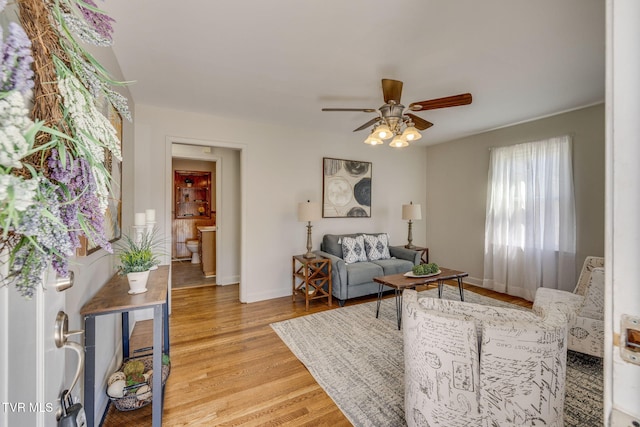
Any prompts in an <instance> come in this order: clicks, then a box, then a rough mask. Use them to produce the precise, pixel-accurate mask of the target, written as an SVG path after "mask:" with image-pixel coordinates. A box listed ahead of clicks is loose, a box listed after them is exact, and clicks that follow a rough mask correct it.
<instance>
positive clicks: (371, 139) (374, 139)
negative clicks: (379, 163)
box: [364, 133, 384, 145]
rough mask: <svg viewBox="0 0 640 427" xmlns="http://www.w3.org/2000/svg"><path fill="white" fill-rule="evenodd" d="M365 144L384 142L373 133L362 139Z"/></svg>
mask: <svg viewBox="0 0 640 427" xmlns="http://www.w3.org/2000/svg"><path fill="white" fill-rule="evenodd" d="M364 143H365V144H369V145H380V144H384V142H382V140H381V139H380V138H378V137H377V136H375V135H374V134H373V133H372V134H370V135H369V136H368V137H367V139H365V140H364Z"/></svg>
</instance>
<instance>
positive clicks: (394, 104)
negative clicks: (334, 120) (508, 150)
mask: <svg viewBox="0 0 640 427" xmlns="http://www.w3.org/2000/svg"><path fill="white" fill-rule="evenodd" d="M382 94H383V97H384V105H383V106H382V107H380V108H378V109H377V110H376V109H375V108H323V109H322V111H362V112H365V113H375V112H379V116H378V117H376V118H373V119H371V120H369V121H368V122H367V123H365V124H363V125H362V126H360V127H359V128H357V129H354V132H357V131H359V130H363V129H366V128H368V127H369V126H372V125H376V124H377V125H376V126H375V127H374V128H373V130H372V131H371V134H370V135H369V136H368V137H367V139H366V140H365V141H364V142H365V143H367V144H371V145H378V144H382V143H383V140H387V139H390V138H392V137H393V140H392V141H391V143H390V144H389V145H391V146H392V147H406V146H407V145H409V142H411V141H417V140H418V139H420V138H422V135H421V134H420V132H418V130H425V129H428V128H430V127H431V126H433V123H431V122H428V121H426V120H425V119H423V118H422V117H418V116H416V115H415V114H412V113H411V112H413V111H416V112H417V111H424V110H435V109H437V108H447V107H457V106H459V105H467V104H471V101H472V97H471V94H470V93H463V94H460V95H454V96H446V97H444V98H436V99H430V100H428V101H419V102H412V103H411V104H409V107H408V108H407V109H406V110H405V107H404V105H402V104H401V103H400V96H401V95H402V82H401V81H399V80H391V79H382ZM403 126H405V128H404V130H403Z"/></svg>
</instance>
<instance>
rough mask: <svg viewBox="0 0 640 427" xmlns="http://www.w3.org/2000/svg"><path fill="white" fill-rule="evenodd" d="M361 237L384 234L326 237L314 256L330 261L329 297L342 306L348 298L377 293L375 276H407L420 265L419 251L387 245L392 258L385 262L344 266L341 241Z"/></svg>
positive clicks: (363, 262) (327, 235)
mask: <svg viewBox="0 0 640 427" xmlns="http://www.w3.org/2000/svg"><path fill="white" fill-rule="evenodd" d="M363 234H369V235H380V234H384V233H355V234H325V235H324V237H323V238H322V244H321V245H320V250H319V251H315V253H316V254H317V255H319V256H323V257H326V258H329V259H330V260H331V282H332V294H333V296H334V298H336V299H338V302H339V304H340V306H341V307H342V306H344V303H345V301H346V300H348V299H350V298H356V297H360V296H364V295H371V294H376V293H378V284H377V283H376V282H374V281H373V278H374V277H377V276H387V275H389V274H398V273H406V272H407V271H410V270H411V269H412V268H413V266H414V265H417V264H420V252H417V251H413V250H410V249H406V248H405V247H403V246H389V254H390V256H391V257H390V258H388V259H378V260H375V261H371V260H367V261H361V262H354V263H351V264H348V263H346V262H345V260H344V256H343V252H342V238H344V237H353V238H355V237H357V236H359V235H363Z"/></svg>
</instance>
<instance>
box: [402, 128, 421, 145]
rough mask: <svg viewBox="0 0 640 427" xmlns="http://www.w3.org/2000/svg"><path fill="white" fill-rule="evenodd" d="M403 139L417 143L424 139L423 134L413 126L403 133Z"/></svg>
mask: <svg viewBox="0 0 640 427" xmlns="http://www.w3.org/2000/svg"><path fill="white" fill-rule="evenodd" d="M402 137H403V138H404V139H406V140H407V141H409V142H412V141H417V140H419V139H420V138H422V134H421V133H420V132H418V129H416V128H415V127H413V126H408V127H407V128H406V129H405V130H404V132H402Z"/></svg>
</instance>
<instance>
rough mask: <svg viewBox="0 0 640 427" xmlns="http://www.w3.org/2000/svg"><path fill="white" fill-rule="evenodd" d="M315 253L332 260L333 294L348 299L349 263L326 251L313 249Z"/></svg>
mask: <svg viewBox="0 0 640 427" xmlns="http://www.w3.org/2000/svg"><path fill="white" fill-rule="evenodd" d="M313 253H314V254H316V255H318V256H321V257H323V258H329V259H330V260H331V287H332V288H333V292H332V294H333V295H334V296H335V297H336V298H338V299H341V300H345V299H347V263H346V262H344V260H343V259H342V258H340V257H337V256H335V255H332V254H330V253H328V252H325V251H313Z"/></svg>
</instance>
